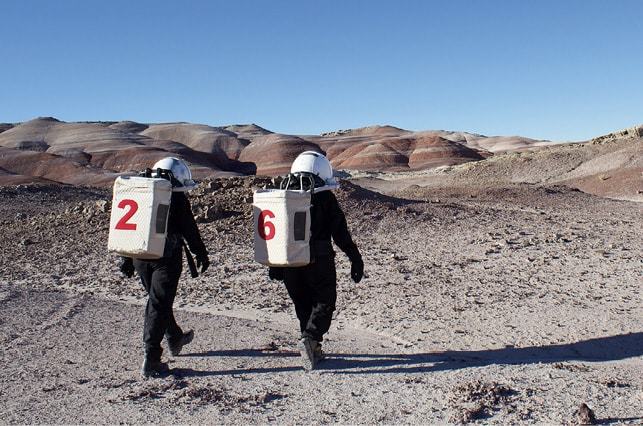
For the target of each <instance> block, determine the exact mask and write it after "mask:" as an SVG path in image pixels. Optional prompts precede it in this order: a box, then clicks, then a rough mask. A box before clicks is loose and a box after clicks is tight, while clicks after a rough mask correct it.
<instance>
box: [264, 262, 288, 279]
mask: <svg viewBox="0 0 643 426" xmlns="http://www.w3.org/2000/svg"><path fill="white" fill-rule="evenodd" d="M268 277H269V278H270V279H271V280H277V281H283V280H284V279H285V274H284V268H274V267H272V266H271V267H269V268H268Z"/></svg>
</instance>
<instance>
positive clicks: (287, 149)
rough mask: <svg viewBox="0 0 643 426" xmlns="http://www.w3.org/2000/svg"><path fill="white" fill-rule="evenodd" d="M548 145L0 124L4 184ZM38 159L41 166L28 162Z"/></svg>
mask: <svg viewBox="0 0 643 426" xmlns="http://www.w3.org/2000/svg"><path fill="white" fill-rule="evenodd" d="M635 129H637V128H635ZM639 129H640V127H639ZM634 133H636V131H635V132H634ZM627 134H628V135H629V134H632V132H629V133H627ZM636 134H640V133H636ZM606 137H607V136H606ZM610 137H612V136H610ZM614 137H618V134H616V136H614ZM545 146H551V143H550V142H548V141H542V140H534V139H530V138H526V137H521V136H491V137H487V136H483V135H479V134H475V133H466V132H453V131H444V130H437V131H419V132H414V131H408V130H404V129H400V128H397V127H394V126H389V125H381V126H380V125H374V126H368V127H362V128H357V129H347V130H338V131H334V132H327V133H322V134H321V135H287V134H280V133H274V132H272V131H270V130H268V129H265V128H263V127H261V126H259V125H257V124H253V123H251V124H233V125H225V126H218V127H216V126H209V125H204V124H193V123H184V122H182V123H137V122H134V121H118V122H116V121H93V122H69V123H68V122H63V121H60V120H58V119H56V118H54V117H38V118H35V119H33V120H30V121H27V122H24V123H18V124H11V123H6V124H0V169H2V173H1V174H0V184H2V183H6V182H15V181H16V180H20V181H29V180H30V179H31V180H33V181H38V180H41V179H47V180H48V181H54V182H60V183H70V184H78V183H82V182H85V183H87V184H91V185H94V184H96V185H102V184H107V183H109V182H110V181H111V179H113V176H115V175H116V174H118V173H127V172H132V171H136V170H141V169H143V168H145V167H149V166H150V165H151V164H153V163H154V162H155V161H156V160H158V159H159V158H162V157H165V156H169V155H172V156H179V157H182V158H184V159H186V160H187V161H189V162H190V163H191V164H192V167H193V168H194V172H195V175H196V176H197V178H203V177H206V176H226V175H239V174H262V175H277V174H283V173H285V172H287V171H288V170H289V167H290V164H291V163H292V161H293V159H294V158H295V157H296V156H297V155H298V154H299V153H301V152H302V151H304V150H316V151H322V152H325V153H326V154H327V156H328V157H329V159H330V160H331V162H332V163H333V166H334V167H335V168H336V169H349V170H363V171H384V172H389V171H390V172H396V171H414V170H424V169H430V168H435V167H439V166H450V165H457V164H462V163H467V162H471V161H479V160H482V159H484V158H488V157H491V156H494V155H495V154H497V153H501V152H512V151H523V150H533V149H540V148H542V147H545ZM34 161H35V162H36V163H37V167H34V166H32V165H29V164H30V163H32V162H34ZM9 176H13V177H12V178H11V179H10V178H9ZM16 176H20V179H16Z"/></svg>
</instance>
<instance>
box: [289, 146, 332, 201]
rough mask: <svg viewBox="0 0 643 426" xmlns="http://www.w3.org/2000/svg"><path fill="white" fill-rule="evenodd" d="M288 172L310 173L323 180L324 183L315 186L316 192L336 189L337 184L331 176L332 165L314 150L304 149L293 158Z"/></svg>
mask: <svg viewBox="0 0 643 426" xmlns="http://www.w3.org/2000/svg"><path fill="white" fill-rule="evenodd" d="M290 173H311V174H313V175H315V176H317V177H319V178H320V179H321V180H323V181H324V183H325V185H324V186H322V187H320V188H315V191H316V192H319V191H327V190H329V189H336V188H338V187H339V184H338V183H337V181H336V180H335V178H334V177H333V167H332V166H331V165H330V161H328V158H326V157H325V156H324V155H323V154H321V153H319V152H315V151H304V152H302V153H301V154H299V155H298V156H297V158H295V161H293V163H292V166H291V167H290Z"/></svg>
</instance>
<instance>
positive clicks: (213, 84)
mask: <svg viewBox="0 0 643 426" xmlns="http://www.w3.org/2000/svg"><path fill="white" fill-rule="evenodd" d="M642 17H643V1H640V0H629V1H628V0H613V1H608V0H569V1H565V0H551V1H549V0H538V1H527V0H511V1H491V0H490V1H482V0H481V1H476V0H467V1H464V0H449V1H446V0H442V1H420V0H418V1H403V0H400V1H393V0H390V1H375V0H373V1H366V0H364V1H350V0H336V1H329V0H325V1H318V0H315V1H313V0H310V1H309V0H297V1H279V0H256V1H245V0H229V1H214V0H213V1H179V0H176V1H161V0H155V1H152V0H150V1H138V0H130V1H121V0H118V1H114V0H109V1H103V0H101V1H94V0H74V1H71V0H69V1H67V0H57V1H53V0H42V1H31V0H3V1H2V2H1V3H0V18H1V20H0V47H1V49H0V52H1V54H2V59H1V62H0V122H17V121H25V120H28V119H31V118H34V117H36V116H54V117H57V118H59V119H61V120H65V121H81V120H121V119H129V120H134V121H139V122H162V121H189V122H197V123H206V124H212V125H224V124H232V123H249V122H254V123H257V124H259V125H261V126H264V127H266V128H268V129H270V130H273V131H279V132H283V133H295V134H313V133H319V132H322V131H329V130H336V129H345V128H353V127H361V126H366V125H371V124H392V125H395V126H399V127H403V128H407V129H411V130H422V129H447V130H465V131H472V132H478V133H483V134H488V135H498V134H505V135H508V134H520V135H525V136H531V137H535V138H547V139H553V140H579V139H585V138H589V137H592V136H596V135H599V134H603V133H606V132H610V131H613V130H617V129H620V128H624V127H628V126H631V125H634V124H640V123H643V24H641V19H642Z"/></svg>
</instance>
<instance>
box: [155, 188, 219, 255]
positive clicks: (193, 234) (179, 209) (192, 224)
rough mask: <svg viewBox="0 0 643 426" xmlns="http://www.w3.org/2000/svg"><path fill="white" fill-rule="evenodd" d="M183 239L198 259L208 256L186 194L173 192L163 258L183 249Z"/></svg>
mask: <svg viewBox="0 0 643 426" xmlns="http://www.w3.org/2000/svg"><path fill="white" fill-rule="evenodd" d="M182 239H185V241H186V242H187V245H188V247H189V248H190V251H191V252H192V253H194V254H195V255H196V256H197V258H198V257H199V256H206V255H207V254H208V251H207V249H206V248H205V244H203V240H202V239H201V234H200V233H199V228H198V227H197V225H196V221H195V220H194V215H193V214H192V207H191V206H190V201H188V197H187V196H186V195H185V193H184V192H172V200H171V202H170V213H169V217H168V223H167V240H166V242H165V253H163V257H171V256H172V255H173V254H175V253H176V251H175V250H180V249H181V244H182Z"/></svg>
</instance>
